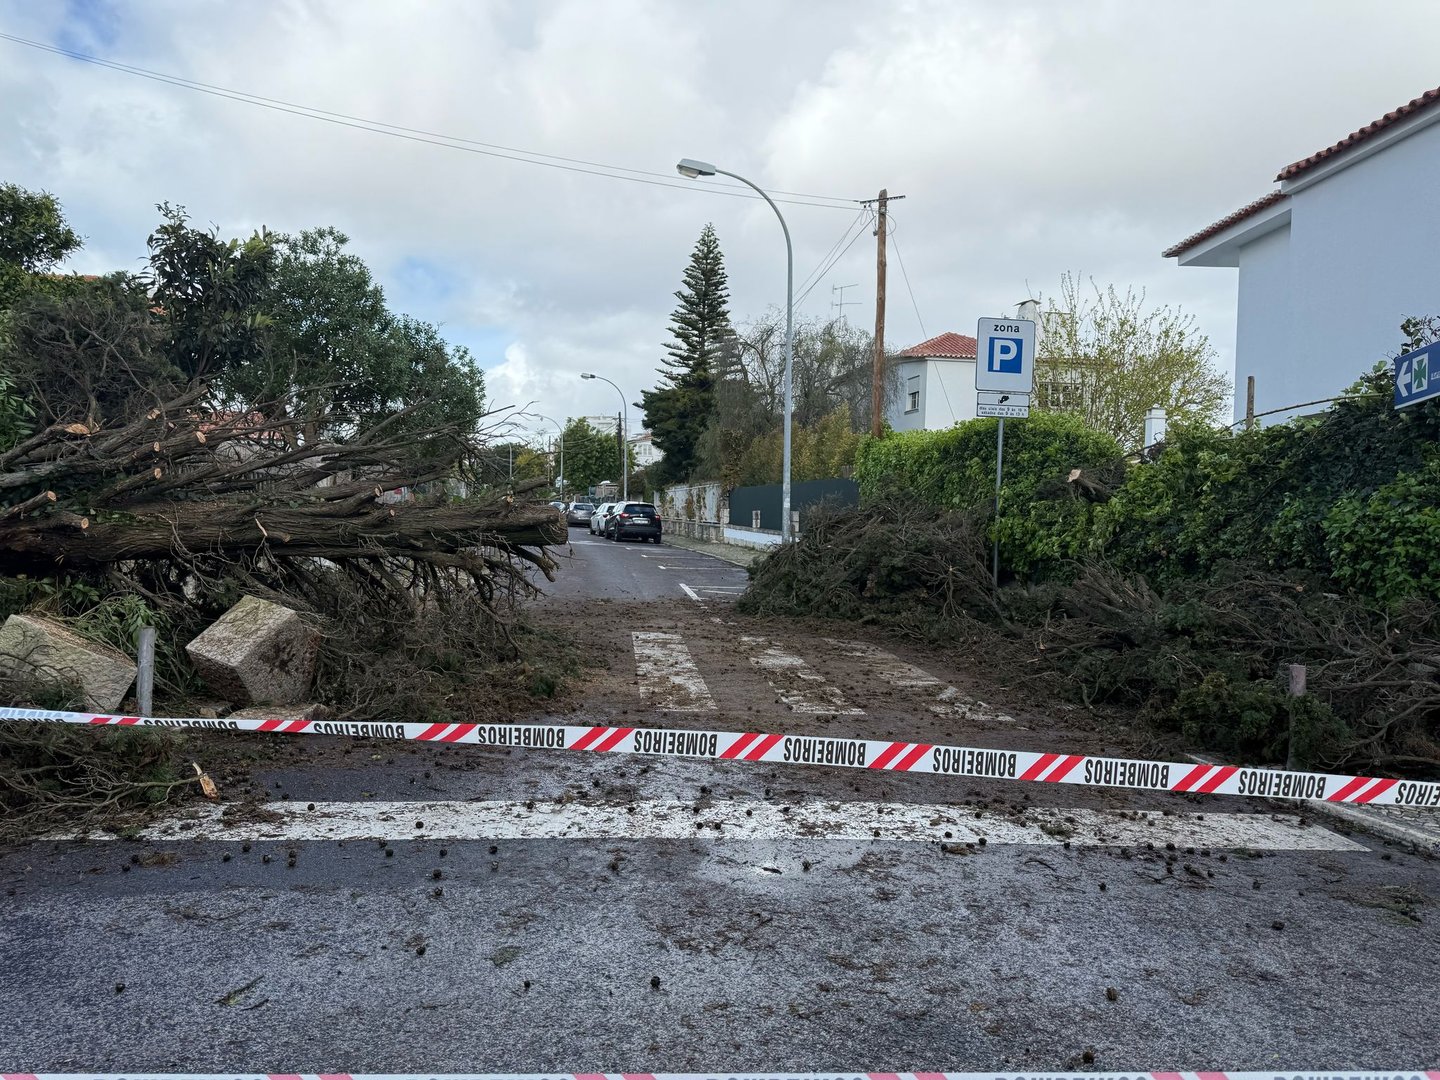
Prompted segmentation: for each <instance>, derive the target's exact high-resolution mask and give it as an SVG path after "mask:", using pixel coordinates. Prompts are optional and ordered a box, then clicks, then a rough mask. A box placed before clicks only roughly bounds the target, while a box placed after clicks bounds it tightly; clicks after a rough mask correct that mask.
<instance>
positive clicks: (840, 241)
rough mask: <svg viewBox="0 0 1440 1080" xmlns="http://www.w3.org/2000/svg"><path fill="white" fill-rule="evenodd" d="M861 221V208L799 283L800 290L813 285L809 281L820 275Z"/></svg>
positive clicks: (863, 218) (863, 210) (863, 217)
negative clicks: (831, 257)
mask: <svg viewBox="0 0 1440 1080" xmlns="http://www.w3.org/2000/svg"><path fill="white" fill-rule="evenodd" d="M863 220H865V208H864V207H863V206H862V207H861V208H860V209H859V210H858V211H857V212H856V214H855V217H854V218H853V219H852V220H851V222H850V224H848V225H846V226H845V231H844V232H842V233H841V234H840V238H839V239H838V240H836V241H835V243H833V244H831V245H830V250H829V251H827V252H825V254H824V255H822V256H821V257H820V261H819V262H818V263H816V264H815V269H814V270H811V271H810V273H808V274H806V275H805V278H804V280H802V281H801V282H800V288H801V289H804V288H805V287H806V286H807V285H811V284H813V282H812V281H811V279H812V278H814V277H815V275H816V274H818V273H820V271H821V270H822V269H823V268H824V267H825V264H826V263H827V262H828V261H829V259H830V256H831V255H833V254H835V252H836V251H837V250H838V249H839V248H840V245H841V244H843V243H845V241H846V240H847V239H848V238H849V236H850V230H851V229H853V228H855V226H856V225H857V224H859V223H860V222H861V221H863Z"/></svg>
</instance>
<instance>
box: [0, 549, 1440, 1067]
mask: <svg viewBox="0 0 1440 1080" xmlns="http://www.w3.org/2000/svg"><path fill="white" fill-rule="evenodd" d="M572 538H573V541H574V542H573V547H572V549H571V551H572V553H568V554H567V556H566V560H565V563H566V565H565V569H564V571H563V572H562V575H561V578H560V581H559V582H558V583H557V584H556V586H554V588H553V589H552V590H551V592H550V594H549V596H548V597H547V598H546V600H545V601H544V602H543V603H542V604H541V605H540V607H539V609H538V610H539V612H540V617H541V618H542V619H544V620H545V621H547V622H549V623H550V624H552V625H555V626H564V627H568V628H570V629H571V630H573V632H574V633H575V634H576V635H577V636H579V637H580V639H581V640H582V641H584V642H585V643H586V644H587V646H588V647H589V648H591V649H593V650H595V651H596V652H597V654H599V655H601V656H603V658H604V660H605V662H606V664H607V665H608V666H605V667H601V668H599V669H596V670H595V671H594V672H593V673H592V675H591V676H590V679H589V685H588V686H587V687H586V688H585V693H584V695H583V696H577V697H576V698H575V699H573V700H572V702H571V703H570V704H569V705H568V706H567V708H573V709H574V710H575V711H566V712H563V713H557V715H555V716H541V717H535V718H533V719H536V720H539V721H542V722H544V721H560V722H566V723H590V722H595V723H614V724H622V723H623V724H627V725H649V726H666V727H690V728H709V729H711V730H723V731H730V730H736V731H739V730H748V731H790V732H798V733H826V734H835V735H869V736H873V737H893V738H907V737H908V738H912V739H915V740H921V739H925V740H927V741H948V742H952V743H963V744H965V745H970V746H981V747H1001V748H1004V747H1009V748H1012V749H1036V750H1061V751H1072V750H1089V751H1094V752H1126V751H1133V750H1134V748H1133V747H1131V746H1128V745H1126V744H1125V743H1124V741H1123V740H1124V737H1123V735H1122V734H1117V733H1115V732H1113V731H1110V730H1108V729H1106V728H1105V727H1104V726H1102V725H1100V724H1098V723H1096V722H1095V721H1094V720H1092V719H1091V718H1089V717H1087V716H1085V715H1084V714H1081V713H1079V712H1078V711H1075V710H1064V709H1059V708H1056V709H1051V710H1042V711H1040V712H1037V711H1035V710H1034V709H1033V708H1031V707H1029V706H1027V704H1026V703H1025V700H1024V698H1023V697H1022V696H1020V695H1018V694H1015V693H1013V691H1011V690H1009V689H1007V685H1006V679H1005V677H1004V673H996V672H984V671H977V670H973V669H972V667H970V666H967V664H966V661H965V658H964V656H963V650H959V649H957V650H956V653H955V655H952V656H951V657H949V658H945V657H937V656H936V655H934V654H920V653H915V652H912V651H910V650H908V649H906V648H905V647H903V646H902V645H900V644H898V643H896V642H894V641H887V640H885V639H883V638H879V637H876V636H874V635H871V634H868V633H866V632H865V631H864V629H863V628H858V627H853V626H820V627H810V628H800V627H797V626H795V625H793V624H788V623H784V622H779V621H758V620H751V619H745V618H741V617H739V616H737V615H736V614H735V613H734V612H733V610H732V607H731V605H732V602H733V599H734V597H735V596H736V595H737V594H738V592H739V591H740V590H741V589H742V588H743V587H744V584H745V573H744V571H742V570H739V569H737V568H735V567H733V566H730V565H729V564H726V563H723V562H720V561H719V560H716V559H712V558H709V557H708V556H703V555H700V554H697V553H695V552H690V551H683V550H680V549H676V548H672V547H670V546H668V545H666V546H661V547H656V546H654V545H649V544H623V545H617V544H612V543H609V542H607V541H603V540H599V539H591V538H589V537H587V536H586V534H585V533H583V532H581V531H579V530H573V531H572ZM516 719H532V718H527V717H517V718H516ZM312 742H313V743H314V744H315V746H316V747H317V748H319V747H321V745H322V744H323V745H324V746H325V747H328V748H329V750H330V751H333V750H334V749H335V746H334V744H335V743H337V742H338V740H330V739H314V740H312ZM207 745H213V744H207ZM306 745H307V747H308V746H309V745H310V744H308V743H307V744H306ZM347 745H348V744H347ZM350 748H351V749H353V751H354V752H353V753H350V754H345V755H341V754H339V753H334V752H325V753H321V752H318V750H317V753H315V754H314V755H309V754H307V753H297V754H296V755H295V759H294V760H293V761H291V760H284V761H280V762H277V763H276V764H274V765H270V766H265V767H263V768H262V769H261V770H260V771H259V772H257V773H256V774H255V775H254V777H253V786H252V787H250V788H248V789H244V790H235V791H231V790H227V791H226V792H225V797H226V799H227V801H228V809H230V810H231V813H230V814H228V815H225V814H224V810H225V809H227V807H222V808H218V809H212V808H210V807H208V806H203V805H201V806H196V805H189V806H187V807H186V808H184V809H183V810H182V811H179V812H177V813H175V814H172V815H170V816H169V817H166V818H162V819H160V820H159V821H157V822H155V823H154V824H153V825H152V826H150V829H149V831H148V832H147V833H145V834H144V835H142V836H139V837H137V838H133V839H114V838H110V839H82V838H74V837H71V838H59V837H57V838H54V839H50V840H46V841H40V842H35V843H31V844H27V845H23V846H19V847H12V848H10V849H7V850H3V851H0V971H3V972H4V975H5V978H4V979H0V1057H3V1059H4V1060H3V1061H0V1066H3V1071H5V1072H18V1071H25V1072H57V1071H75V1070H104V1071H111V1072H119V1071H138V1070H145V1071H169V1072H189V1071H215V1070H248V1071H262V1072H284V1073H302V1072H332V1071H339V1070H348V1071H356V1072H358V1071H367V1072H415V1071H431V1070H435V1071H476V1072H511V1071H513V1072H531V1073H536V1072H545V1071H552V1070H569V1071H581V1072H620V1071H624V1072H660V1071H666V1072H688V1071H700V1070H717V1071H723V1070H732V1071H733V1070H754V1069H760V1070H766V1071H785V1070H789V1071H795V1070H821V1069H826V1070H861V1071H883V1072H889V1071H896V1070H980V1071H989V1070H994V1071H996V1072H997V1073H1002V1072H1014V1071H1026V1070H1029V1071H1035V1070H1060V1069H1074V1068H1084V1069H1095V1070H1112V1071H1114V1070H1175V1071H1178V1070H1209V1069H1235V1070H1239V1069H1257V1070H1275V1071H1277V1072H1280V1071H1285V1070H1331V1071H1333V1070H1341V1069H1345V1070H1353V1069H1389V1070H1395V1069H1414V1068H1424V1067H1426V1066H1431V1067H1433V1066H1435V1065H1436V1063H1437V1062H1440V1025H1437V1024H1436V1022H1435V1017H1434V1001H1435V992H1436V989H1437V985H1440V971H1437V968H1436V963H1435V958H1436V957H1437V956H1440V931H1437V927H1440V909H1437V907H1436V905H1435V902H1434V901H1435V897H1436V895H1437V889H1440V875H1437V866H1436V864H1435V862H1434V861H1433V860H1431V859H1429V858H1426V857H1423V856H1419V855H1415V854H1411V853H1409V852H1407V851H1405V850H1402V849H1401V848H1399V847H1392V846H1389V845H1387V844H1386V843H1385V842H1384V841H1381V840H1379V839H1376V838H1373V837H1369V836H1367V835H1365V834H1362V833H1352V834H1349V835H1344V834H1342V833H1340V832H1337V831H1336V830H1335V829H1334V828H1333V827H1332V824H1330V823H1322V822H1321V821H1320V820H1318V819H1317V820H1310V819H1307V818H1305V817H1303V816H1297V814H1296V811H1295V810H1294V808H1293V807H1289V806H1281V805H1278V804H1274V805H1272V804H1265V803H1261V802H1256V801H1252V800H1242V799H1234V798H1230V799H1220V798H1215V797H1207V796H1171V795H1165V794H1154V793H1134V792H1129V793H1127V792H1124V791H1096V790H1092V789H1084V790H1080V789H1066V788H1063V787H1061V786H1060V785H1035V784H1027V785H1021V784H1015V783H1007V782H1000V781H984V780H975V779H968V778H957V777H937V776H914V775H901V774H894V773H887V774H884V775H875V774H873V773H868V772H865V771H863V770H840V769H833V768H824V767H815V766H809V767H806V766H780V765H757V764H749V763H745V762H703V761H693V760H689V761H687V760H679V759H663V758H657V759H646V758H639V757H620V758H616V757H611V756H605V755H585V754H569V753H564V752H557V751H519V750H516V751H503V750H490V749H480V748H475V747H434V746H430V745H419V746H417V745H397V744H385V743H379V742H373V743H372V742H369V741H360V742H357V743H355V744H353V747H350ZM211 752H212V753H213V752H214V751H211ZM312 805H313V809H312ZM236 811H239V812H236Z"/></svg>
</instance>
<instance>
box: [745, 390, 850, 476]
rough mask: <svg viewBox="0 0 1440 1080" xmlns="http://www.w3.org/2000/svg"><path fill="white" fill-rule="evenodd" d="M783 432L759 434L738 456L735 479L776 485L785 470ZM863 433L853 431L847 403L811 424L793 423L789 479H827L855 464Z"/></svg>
mask: <svg viewBox="0 0 1440 1080" xmlns="http://www.w3.org/2000/svg"><path fill="white" fill-rule="evenodd" d="M783 436H784V433H783V431H772V432H768V433H766V434H764V435H760V436H758V437H757V438H755V439H754V441H752V442H751V443H750V445H749V446H748V447H746V448H745V450H744V452H743V453H742V454H741V456H740V461H739V467H738V469H737V471H736V476H735V482H734V484H732V485H731V486H737V485H745V484H778V483H780V479H781V473H782V472H783V471H784V440H783ZM861 438H862V436H861V435H860V433H859V432H856V431H854V430H852V428H851V422H850V406H849V405H847V404H844V403H842V404H840V405H839V406H838V407H836V408H835V409H833V410H831V412H830V413H829V414H828V415H826V416H822V417H821V418H820V419H819V420H817V421H816V422H815V423H813V424H809V425H804V426H802V425H800V424H796V425H795V427H794V429H793V430H792V431H791V435H790V439H791V442H790V479H791V481H792V482H794V483H799V482H800V481H802V480H828V479H830V478H831V477H835V476H840V475H841V473H842V472H843V471H844V470H845V469H847V468H851V467H852V466H854V464H855V455H856V453H857V452H858V451H859V448H860V440H861Z"/></svg>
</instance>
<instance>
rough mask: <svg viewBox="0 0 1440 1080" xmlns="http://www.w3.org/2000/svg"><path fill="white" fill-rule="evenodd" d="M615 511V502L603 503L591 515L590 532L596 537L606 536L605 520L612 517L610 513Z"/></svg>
mask: <svg viewBox="0 0 1440 1080" xmlns="http://www.w3.org/2000/svg"><path fill="white" fill-rule="evenodd" d="M614 509H615V504H614V503H613V502H608V503H601V504H600V505H599V506H597V507H596V508H595V512H594V513H593V514H591V515H590V531H591V532H592V533H594V534H595V535H596V536H604V535H605V519H606V518H607V517H609V516H610V511H612V510H614Z"/></svg>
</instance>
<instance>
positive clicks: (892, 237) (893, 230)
mask: <svg viewBox="0 0 1440 1080" xmlns="http://www.w3.org/2000/svg"><path fill="white" fill-rule="evenodd" d="M890 216H891V217H892V218H893V217H894V216H895V214H894V212H893V211H892V212H891V214H890ZM896 225H897V226H898V223H896ZM897 232H899V228H898V227H892V228H891V229H890V245H891V246H892V247H893V248H894V249H895V261H896V262H898V263H899V264H900V276H901V277H902V278H904V279H905V291H906V292H908V293H909V294H910V306H911V307H913V308H914V309H915V321H916V322H918V323H919V324H920V336H921V337H922V338H928V337H929V336H930V335H929V334H928V333H926V332H925V320H924V319H922V318H921V317H920V305H919V304H917V303H916V302H915V290H914V289H912V288H910V275H909V274H908V273H907V272H906V271H905V256H903V255H901V254H900V242H899V241H898V240H896V239H895V234H896V233H897ZM945 403H946V404H947V405H948V404H949V403H950V401H949V395H946V401H945Z"/></svg>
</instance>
